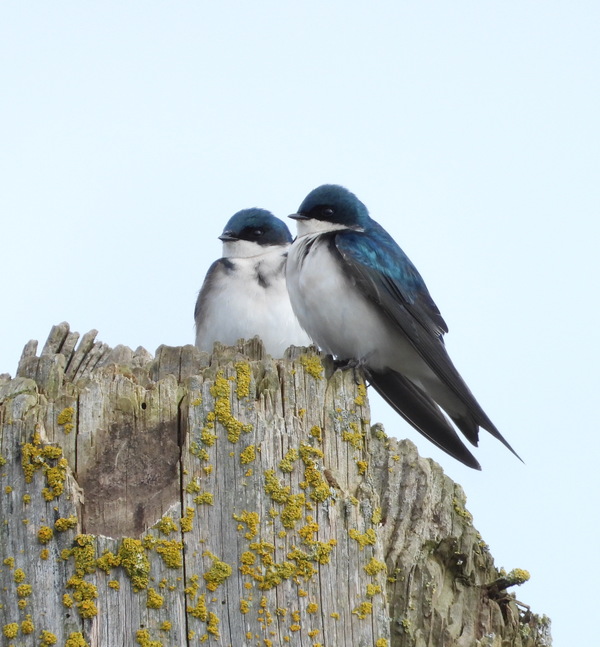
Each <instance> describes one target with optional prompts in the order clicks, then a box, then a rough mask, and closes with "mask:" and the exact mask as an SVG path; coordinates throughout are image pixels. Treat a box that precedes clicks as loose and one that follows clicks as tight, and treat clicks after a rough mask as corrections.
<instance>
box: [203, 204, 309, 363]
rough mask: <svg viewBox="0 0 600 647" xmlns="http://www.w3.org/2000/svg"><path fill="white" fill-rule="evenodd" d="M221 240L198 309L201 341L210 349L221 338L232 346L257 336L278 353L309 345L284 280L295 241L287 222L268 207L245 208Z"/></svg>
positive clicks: (269, 348)
mask: <svg viewBox="0 0 600 647" xmlns="http://www.w3.org/2000/svg"><path fill="white" fill-rule="evenodd" d="M219 239H220V240H222V241H223V258H220V259H219V260H217V261H215V262H214V263H213V264H212V265H211V266H210V268H209V270H208V272H207V274H206V278H205V279H204V283H203V285H202V288H201V290H200V294H199V295H198V300H197V302H196V308H195V310H194V318H195V320H196V346H197V347H198V348H199V349H200V350H203V351H207V352H209V353H210V352H212V348H213V344H214V343H215V342H216V341H220V342H221V343H223V344H225V345H228V346H231V345H233V344H235V343H236V342H237V340H238V339H241V338H244V339H250V338H252V337H254V336H255V335H258V336H259V337H260V338H261V339H262V341H263V343H264V346H265V350H266V351H267V353H269V354H270V355H271V356H273V357H282V356H283V352H284V351H285V349H286V348H287V347H288V346H291V345H292V344H293V345H294V346H309V345H310V344H311V341H310V338H309V337H308V335H307V334H306V333H305V332H304V330H302V328H301V327H300V324H299V323H298V320H297V319H296V316H295V315H294V312H293V311H292V306H291V304H290V299H289V296H288V292H287V288H286V283H285V263H286V259H287V251H288V248H289V246H290V243H291V242H292V236H291V234H290V232H289V229H288V228H287V226H286V224H285V223H284V222H282V221H281V220H279V218H275V216H274V215H273V214H271V213H270V212H269V211H265V210H264V209H244V210H243V211H239V212H238V213H236V214H235V215H234V216H232V217H231V219H230V220H229V222H228V223H227V224H226V225H225V229H224V231H223V233H222V234H221V235H220V236H219Z"/></svg>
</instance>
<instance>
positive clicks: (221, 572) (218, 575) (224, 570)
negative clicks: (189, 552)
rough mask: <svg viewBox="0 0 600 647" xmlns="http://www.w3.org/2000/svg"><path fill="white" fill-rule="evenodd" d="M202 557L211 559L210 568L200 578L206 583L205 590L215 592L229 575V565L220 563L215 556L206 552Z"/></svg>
mask: <svg viewBox="0 0 600 647" xmlns="http://www.w3.org/2000/svg"><path fill="white" fill-rule="evenodd" d="M202 555H203V556H205V557H210V559H212V566H211V567H210V569H209V570H208V571H206V573H204V574H203V576H202V577H203V578H204V580H205V581H206V588H207V589H208V590H209V591H216V590H217V588H218V587H219V586H220V585H221V584H223V582H224V581H225V580H226V579H227V578H228V577H229V576H230V575H231V573H232V568H231V566H229V564H226V563H225V562H222V561H221V560H220V559H219V558H218V557H217V556H216V555H213V554H212V553H211V552H210V551H208V550H206V551H204V552H203V553H202Z"/></svg>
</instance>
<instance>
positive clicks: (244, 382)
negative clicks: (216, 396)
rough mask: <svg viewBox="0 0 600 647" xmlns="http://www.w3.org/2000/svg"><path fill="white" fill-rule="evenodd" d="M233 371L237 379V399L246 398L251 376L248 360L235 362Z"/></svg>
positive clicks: (248, 392)
mask: <svg viewBox="0 0 600 647" xmlns="http://www.w3.org/2000/svg"><path fill="white" fill-rule="evenodd" d="M235 373H236V380H237V389H236V395H237V397H238V398H239V399H241V398H247V397H248V396H249V395H250V382H251V378H252V369H251V368H250V364H248V362H237V363H236V364H235Z"/></svg>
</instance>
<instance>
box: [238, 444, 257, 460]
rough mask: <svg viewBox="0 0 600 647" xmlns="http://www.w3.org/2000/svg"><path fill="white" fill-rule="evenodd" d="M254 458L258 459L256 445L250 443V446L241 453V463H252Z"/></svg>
mask: <svg viewBox="0 0 600 647" xmlns="http://www.w3.org/2000/svg"><path fill="white" fill-rule="evenodd" d="M254 460H256V446H255V445H248V447H246V449H244V450H243V451H242V452H241V453H240V463H241V464H242V465H245V464H246V463H251V462H252V461H254Z"/></svg>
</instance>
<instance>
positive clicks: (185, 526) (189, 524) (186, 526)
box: [179, 508, 196, 532]
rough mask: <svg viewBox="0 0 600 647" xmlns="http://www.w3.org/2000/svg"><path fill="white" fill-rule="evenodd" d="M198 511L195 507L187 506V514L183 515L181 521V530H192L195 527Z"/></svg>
mask: <svg viewBox="0 0 600 647" xmlns="http://www.w3.org/2000/svg"><path fill="white" fill-rule="evenodd" d="M195 514H196V511H195V510H194V508H186V509H185V516H184V517H181V519H180V520H179V523H180V525H181V532H191V531H192V528H193V527H194V515H195Z"/></svg>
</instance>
